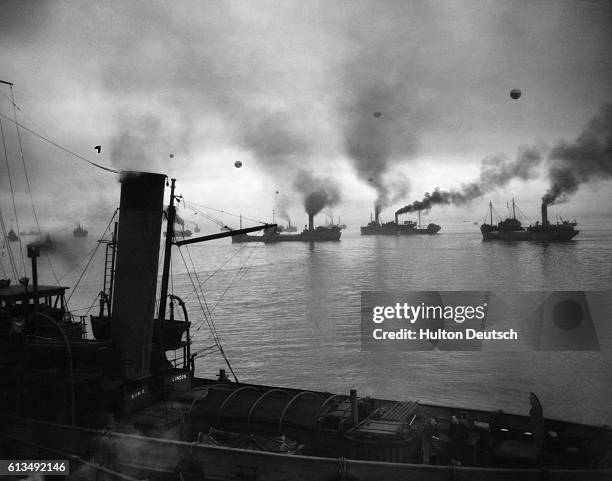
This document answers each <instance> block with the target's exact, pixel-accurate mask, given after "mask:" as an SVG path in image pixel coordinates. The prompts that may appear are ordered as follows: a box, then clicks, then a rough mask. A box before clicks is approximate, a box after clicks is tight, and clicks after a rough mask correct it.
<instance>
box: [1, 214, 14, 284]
mask: <svg viewBox="0 0 612 481" xmlns="http://www.w3.org/2000/svg"><path fill="white" fill-rule="evenodd" d="M0 227H2V237H3V238H4V245H5V246H6V251H7V252H8V258H9V264H10V265H11V270H12V271H13V276H14V277H15V279H18V278H19V274H17V265H16V264H15V257H14V256H13V251H12V250H11V244H10V241H9V240H8V234H7V232H6V226H5V225H4V217H3V216H2V210H1V209H0ZM2 272H6V271H5V270H4V265H3V266H2ZM5 275H6V274H5Z"/></svg>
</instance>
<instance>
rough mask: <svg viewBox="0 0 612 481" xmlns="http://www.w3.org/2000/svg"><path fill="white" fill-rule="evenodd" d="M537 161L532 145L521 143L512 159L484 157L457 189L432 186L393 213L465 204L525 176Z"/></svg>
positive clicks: (526, 178)
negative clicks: (474, 173) (476, 172)
mask: <svg viewBox="0 0 612 481" xmlns="http://www.w3.org/2000/svg"><path fill="white" fill-rule="evenodd" d="M541 161H542V154H541V153H540V152H539V150H538V149H537V148H535V147H521V148H520V149H519V152H518V154H517V156H516V159H514V160H510V159H508V158H507V157H505V156H503V155H496V156H492V157H487V158H486V159H484V160H483V161H482V164H481V167H480V176H479V177H478V180H476V181H474V182H470V183H469V184H465V185H463V186H462V188H461V189H458V190H448V191H443V190H440V189H438V188H436V189H435V190H434V191H433V192H431V193H429V192H427V193H426V194H425V196H424V197H423V199H421V200H416V201H414V202H413V203H412V204H409V205H407V206H405V207H402V208H401V209H399V210H398V211H397V212H396V214H405V213H407V212H415V211H419V210H420V211H426V210H429V209H431V207H433V206H434V205H440V204H453V205H463V204H466V203H468V202H471V201H472V200H474V199H476V198H478V197H482V196H483V195H485V194H487V193H489V192H491V191H493V190H495V189H496V188H498V187H503V186H505V185H507V184H508V183H509V182H510V181H511V180H513V179H521V180H528V179H529V178H531V177H532V175H533V172H534V170H535V169H536V168H537V167H538V166H539V165H540V163H541Z"/></svg>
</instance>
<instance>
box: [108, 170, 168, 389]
mask: <svg viewBox="0 0 612 481" xmlns="http://www.w3.org/2000/svg"><path fill="white" fill-rule="evenodd" d="M165 178H166V176H165V175H163V174H151V173H148V172H121V179H120V182H121V201H120V204H119V232H118V238H117V258H116V268H115V286H114V290H113V302H112V306H113V313H112V317H111V337H112V339H113V340H114V341H115V342H116V344H117V347H118V354H119V361H120V369H121V371H122V373H123V375H124V376H125V377H126V378H127V379H139V378H142V377H144V376H147V375H148V374H149V364H150V359H151V342H152V337H153V318H154V309H155V295H156V287H157V269H158V258H159V239H160V234H161V224H162V211H163V201H164V181H165Z"/></svg>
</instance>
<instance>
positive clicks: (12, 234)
mask: <svg viewBox="0 0 612 481" xmlns="http://www.w3.org/2000/svg"><path fill="white" fill-rule="evenodd" d="M6 238H7V239H8V240H9V241H10V242H19V236H18V235H17V233H16V232H15V231H14V230H13V229H11V230H10V231H8V234H7V235H6Z"/></svg>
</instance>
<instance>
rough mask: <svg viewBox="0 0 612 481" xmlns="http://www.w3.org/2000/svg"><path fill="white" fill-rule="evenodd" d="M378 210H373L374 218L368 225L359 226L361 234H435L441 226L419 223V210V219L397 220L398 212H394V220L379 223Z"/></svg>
mask: <svg viewBox="0 0 612 481" xmlns="http://www.w3.org/2000/svg"><path fill="white" fill-rule="evenodd" d="M379 218H380V217H379V210H378V209H375V210H374V220H370V222H369V223H368V225H365V226H362V227H361V235H392V236H393V235H416V234H429V235H431V234H437V233H438V232H439V231H440V229H441V227H440V226H439V225H438V224H434V223H430V224H429V225H427V226H422V225H421V211H419V217H418V218H419V221H418V222H415V221H412V220H407V221H404V222H402V223H400V221H399V214H398V213H397V212H396V213H395V221H391V222H385V223H381V222H380V220H379Z"/></svg>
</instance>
